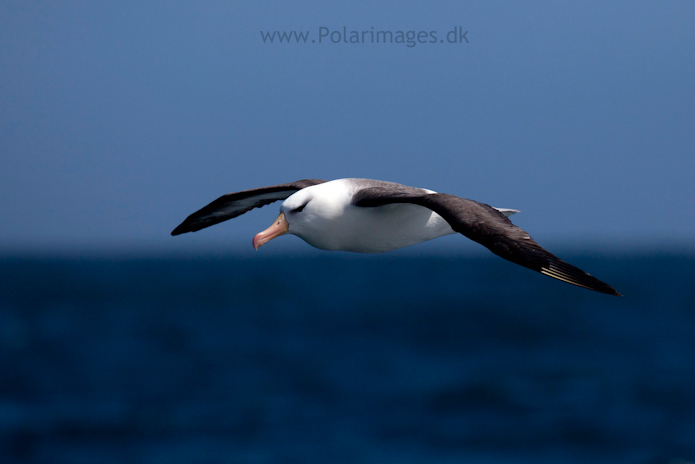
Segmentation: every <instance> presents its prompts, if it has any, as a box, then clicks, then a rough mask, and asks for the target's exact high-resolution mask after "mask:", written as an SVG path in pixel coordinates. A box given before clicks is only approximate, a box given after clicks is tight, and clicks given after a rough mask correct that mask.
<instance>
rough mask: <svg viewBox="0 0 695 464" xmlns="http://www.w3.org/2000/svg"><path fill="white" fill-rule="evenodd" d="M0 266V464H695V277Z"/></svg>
mask: <svg viewBox="0 0 695 464" xmlns="http://www.w3.org/2000/svg"><path fill="white" fill-rule="evenodd" d="M322 256H324V257H321V258H315V257H303V258H302V257H299V258H297V257H294V258H290V257H275V258H269V257H267V256H261V255H260V254H248V255H239V256H238V257H228V258H214V257H204V256H203V257H201V256H198V257H192V258H173V259H165V258H147V259H132V258H117V257H113V256H111V257H109V256H104V257H101V258H100V257H94V256H93V257H82V258H70V257H64V258H4V259H0V458H1V459H0V462H2V463H6V464H19V463H22V464H44V463H46V464H48V463H56V464H63V463H65V464H67V463H70V464H75V463H77V464H94V463H136V464H137V463H148V464H149V463H161V464H172V463H173V464H175V463H254V464H256V463H259V464H260V463H289V464H292V463H338V464H340V463H375V464H376V463H379V464H381V463H404V464H409V463H428V464H438V463H447V464H449V463H479V464H492V463H495V464H497V463H500V464H501V463H510V464H514V463H534V464H538V463H611V464H614V463H644V464H661V463H663V464H666V463H670V464H676V463H681V464H684V463H686V462H694V461H695V256H693V255H682V256H681V255H678V254H652V255H649V254H644V255H631V254H629V253H628V254H625V253H623V254H616V255H615V256H610V255H600V256H586V255H581V254H578V253H575V254H572V253H564V254H561V256H563V257H565V258H566V259H567V260H568V261H570V262H572V263H573V264H576V265H577V266H579V267H581V268H583V269H585V270H587V271H588V272H590V273H592V274H594V275H596V276H597V277H599V278H601V279H603V280H606V281H607V282H608V283H609V284H611V285H612V286H614V287H615V288H616V289H617V290H618V291H620V292H621V293H622V294H623V295H624V296H623V297H622V298H617V297H612V296H608V295H603V294H599V293H594V292H591V291H588V290H584V289H581V288H577V287H573V286H570V285H567V284H564V283H562V282H558V281H555V280H553V279H550V278H548V277H545V276H542V275H540V274H537V273H534V272H532V271H529V270H526V269H523V268H521V267H518V266H515V265H513V264H511V263H508V262H505V261H503V260H501V259H499V258H496V257H494V256H491V257H490V258H489V259H482V258H481V259H477V258H466V259H464V258H455V259H454V258H443V257H429V258H414V257H403V256H399V255H381V256H368V257H362V256H357V257H354V256H353V255H347V254H337V255H331V254H328V253H326V254H325V255H322Z"/></svg>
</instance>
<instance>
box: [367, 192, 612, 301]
mask: <svg viewBox="0 0 695 464" xmlns="http://www.w3.org/2000/svg"><path fill="white" fill-rule="evenodd" d="M392 203H411V204H416V205H420V206H424V207H425V208H429V209H431V210H432V211H434V212H435V213H437V214H439V215H440V216H442V217H443V218H444V219H445V220H446V221H447V222H448V223H449V225H450V226H451V228H452V229H454V230H455V231H456V232H459V233H461V234H463V235H465V236H466V237H468V238H470V239H471V240H474V241H476V242H478V243H480V244H482V245H484V246H485V247H487V248H488V249H489V250H490V251H492V252H493V253H494V254H496V255H497V256H500V257H502V258H504V259H506V260H509V261H511V262H513V263H516V264H519V265H521V266H524V267H527V268H529V269H533V270H534V271H537V272H540V273H542V274H545V275H547V276H550V277H553V278H555V279H558V280H562V281H564V282H567V283H570V284H573V285H577V286H579V287H584V288H588V289H590V290H595V291H597V292H601V293H607V294H609V295H618V296H619V295H620V294H619V293H618V292H616V291H615V290H614V289H613V287H611V286H610V285H608V284H606V283H604V282H602V281H600V280H598V279H597V278H596V277H593V276H591V275H589V274H587V273H586V272H584V271H582V270H581V269H579V268H578V267H576V266H572V265H571V264H569V263H567V262H565V261H563V260H561V259H560V258H558V257H557V256H555V255H554V254H552V253H550V252H548V251H546V250H544V249H543V248H542V247H541V246H540V245H538V244H537V243H536V242H535V241H534V240H533V239H532V238H531V237H530V236H529V234H527V233H526V231H524V230H523V229H522V228H520V227H517V226H515V225H514V224H512V221H510V220H509V219H508V218H506V217H505V216H504V215H503V214H502V213H500V212H499V211H497V210H496V209H495V208H493V207H491V206H489V205H486V204H484V203H479V202H477V201H473V200H466V199H464V198H459V197H457V196H454V195H448V194H446V193H433V194H411V193H409V192H407V191H398V190H397V191H390V190H389V189H384V188H379V187H377V188H369V189H364V190H360V191H358V192H356V194H355V196H354V198H353V204H354V205H355V206H361V207H376V206H384V205H387V204H392Z"/></svg>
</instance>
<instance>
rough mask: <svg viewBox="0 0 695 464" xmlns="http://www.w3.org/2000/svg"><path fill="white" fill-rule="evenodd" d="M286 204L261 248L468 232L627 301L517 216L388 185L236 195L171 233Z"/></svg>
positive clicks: (362, 245) (383, 244) (405, 240)
mask: <svg viewBox="0 0 695 464" xmlns="http://www.w3.org/2000/svg"><path fill="white" fill-rule="evenodd" d="M278 200H284V201H283V202H282V204H281V205H280V215H279V216H278V217H277V219H276V220H275V221H274V222H273V224H272V225H271V226H270V227H268V228H267V229H266V230H264V231H263V232H260V233H258V234H257V235H256V236H255V237H253V247H254V248H255V249H256V250H258V248H260V247H261V246H262V245H264V244H265V243H268V242H269V241H270V240H272V239H274V238H276V237H279V236H281V235H284V234H293V235H296V236H298V237H299V238H301V239H302V240H304V241H305V242H307V243H308V244H309V245H312V246H314V247H316V248H319V249H321V250H341V251H352V252H357V253H380V252H384V251H391V250H396V249H398V248H403V247H407V246H410V245H415V244H416V243H420V242H425V241H427V240H432V239H435V238H437V237H442V236H444V235H449V234H455V233H460V234H462V235H464V236H466V237H468V238H469V239H471V240H473V241H475V242H478V243H480V244H481V245H483V246H485V247H487V248H488V249H489V250H490V251H492V252H493V253H494V254H496V255H497V256H500V257H502V258H504V259H506V260H508V261H511V262H513V263H516V264H519V265H521V266H524V267H526V268H529V269H532V270H534V271H537V272H540V273H541V274H544V275H546V276H549V277H552V278H554V279H558V280H561V281H563V282H567V283H569V284H573V285H577V286H579V287H584V288H587V289H589V290H594V291H597V292H601V293H606V294H609V295H616V296H620V294H619V293H618V292H617V291H615V290H614V289H613V287H611V286H610V285H608V284H606V283H605V282H602V281H600V280H599V279H597V278H595V277H593V276H591V275H589V274H587V273H586V272H584V271H582V270H581V269H579V268H578V267H575V266H573V265H571V264H569V263H567V262H565V261H563V260H562V259H560V258H558V257H557V256H555V255H554V254H552V253H550V252H548V251H546V250H545V249H543V248H542V247H541V246H540V245H538V244H537V243H536V242H535V241H534V240H533V239H532V238H531V237H530V236H529V234H528V233H526V231H524V230H523V229H521V228H520V227H518V226H516V225H514V224H513V223H512V222H511V221H510V220H509V219H508V216H511V215H512V214H514V213H518V212H519V211H517V210H514V209H505V208H494V207H492V206H490V205H487V204H485V203H480V202H477V201H474V200H468V199H465V198H460V197H457V196H455V195H449V194H446V193H437V192H435V191H433V190H428V189H423V188H416V187H409V186H407V185H401V184H397V183H394V182H386V181H381V180H371V179H337V180H332V181H325V180H319V179H304V180H299V181H296V182H290V183H287V184H280V185H271V186H269V187H261V188H255V189H251V190H243V191H240V192H233V193H228V194H226V195H223V196H221V197H219V198H218V199H217V200H215V201H213V202H212V203H210V204H208V205H207V206H205V207H203V208H201V209H200V210H198V211H196V212H195V213H193V214H191V215H190V216H188V217H187V218H186V219H185V220H184V221H183V222H182V223H181V224H180V225H179V226H178V227H176V228H175V229H174V230H173V231H172V232H171V235H180V234H184V233H186V232H196V231H198V230H201V229H204V228H206V227H210V226H212V225H214V224H218V223H220V222H223V221H226V220H228V219H232V218H235V217H237V216H240V215H242V214H244V213H246V212H247V211H250V210H251V209H253V208H260V207H261V206H265V205H267V204H270V203H272V202H275V201H278Z"/></svg>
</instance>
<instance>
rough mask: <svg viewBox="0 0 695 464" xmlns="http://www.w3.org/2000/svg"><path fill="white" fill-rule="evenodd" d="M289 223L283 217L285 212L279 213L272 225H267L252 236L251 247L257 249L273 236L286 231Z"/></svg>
mask: <svg viewBox="0 0 695 464" xmlns="http://www.w3.org/2000/svg"><path fill="white" fill-rule="evenodd" d="M289 227H290V225H289V224H288V222H287V219H285V213H280V216H278V218H277V219H276V220H275V222H273V225H272V226H270V227H268V228H267V229H266V230H264V231H263V232H259V233H257V234H256V236H255V237H253V247H254V248H255V249H256V250H258V249H259V248H260V247H261V246H263V244H265V243H266V242H269V241H271V240H272V239H274V238H275V237H279V236H281V235H284V234H286V233H287V231H288V229H289Z"/></svg>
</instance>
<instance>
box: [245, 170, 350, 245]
mask: <svg viewBox="0 0 695 464" xmlns="http://www.w3.org/2000/svg"><path fill="white" fill-rule="evenodd" d="M341 180H342V179H341ZM351 196H352V192H351V191H348V190H346V188H345V185H343V183H342V182H341V181H340V180H338V181H331V182H326V183H323V184H318V185H313V186H311V187H307V188H305V189H302V190H299V191H298V192H295V193H294V194H292V195H290V196H289V197H288V198H287V199H286V200H285V201H284V202H283V203H282V205H281V206H280V215H279V216H278V217H277V219H276V220H275V222H273V225H271V226H270V227H269V228H267V229H266V230H264V231H263V232H260V233H258V234H256V236H255V237H254V238H253V247H254V248H255V249H256V250H257V249H258V248H260V247H261V246H262V245H263V244H265V243H267V242H269V241H270V240H272V239H274V238H275V237H279V236H281V235H284V234H293V235H296V236H298V237H300V238H301V239H303V240H304V241H306V242H307V243H309V244H310V245H313V246H316V247H317V248H322V249H327V248H325V247H324V246H322V243H323V242H324V241H326V240H327V239H330V237H331V236H332V235H333V234H332V233H331V232H332V229H334V228H338V227H340V221H338V222H336V221H335V220H336V219H339V218H340V217H341V216H342V215H343V213H344V210H345V208H346V207H347V206H348V204H349V202H350V198H351Z"/></svg>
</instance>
